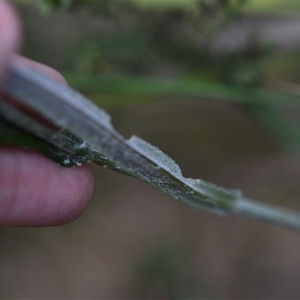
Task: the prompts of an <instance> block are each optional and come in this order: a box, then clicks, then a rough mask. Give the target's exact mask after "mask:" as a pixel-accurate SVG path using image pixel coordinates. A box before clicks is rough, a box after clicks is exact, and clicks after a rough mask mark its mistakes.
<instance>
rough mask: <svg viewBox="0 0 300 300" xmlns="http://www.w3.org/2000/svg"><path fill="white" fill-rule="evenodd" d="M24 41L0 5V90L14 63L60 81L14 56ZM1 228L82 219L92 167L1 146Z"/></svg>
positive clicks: (12, 17) (47, 70) (3, 4)
mask: <svg viewBox="0 0 300 300" xmlns="http://www.w3.org/2000/svg"><path fill="white" fill-rule="evenodd" d="M19 42H20V24H19V20H18V17H17V14H16V13H15V11H14V10H13V8H12V7H11V6H10V5H9V4H8V3H7V2H3V1H0V86H1V84H2V83H3V78H4V76H5V71H6V70H7V67H8V66H9V64H10V63H11V62H12V61H14V62H17V63H19V64H23V65H26V66H28V67H30V68H34V69H37V70H39V71H40V72H44V73H46V74H47V75H49V76H53V77H55V78H56V79H58V80H60V81H63V82H65V81H64V78H63V77H62V76H61V75H60V74H59V73H58V72H56V71H55V70H53V69H51V68H49V67H46V66H44V65H41V64H39V63H36V62H33V61H30V60H28V59H25V58H23V57H20V56H17V55H15V54H14V52H15V51H16V49H17V48H18V45H19ZM0 166H1V167H0V225H2V226H51V225H62V224H65V223H68V222H70V221H72V220H74V219H76V218H77V217H78V216H80V215H81V214H82V213H83V212H84V210H85V209H86V208H87V206H88V205H89V203H90V200H91V198H92V195H93V191H94V185H95V179H94V175H93V171H92V169H91V166H90V165H85V166H82V167H76V168H71V169H68V168H63V167H61V166H59V165H58V164H56V163H55V162H52V161H50V160H49V159H47V158H45V157H43V156H42V155H40V154H38V153H36V152H33V151H25V150H22V149H17V148H13V147H4V146H1V147H0Z"/></svg>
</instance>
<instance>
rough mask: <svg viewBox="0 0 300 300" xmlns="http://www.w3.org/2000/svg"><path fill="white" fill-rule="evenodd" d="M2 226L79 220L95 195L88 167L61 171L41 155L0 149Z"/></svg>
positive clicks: (60, 168)
mask: <svg viewBox="0 0 300 300" xmlns="http://www.w3.org/2000/svg"><path fill="white" fill-rule="evenodd" d="M0 166H1V172H0V225H2V226H3V225H6V226H50V225H62V224H66V223H68V222H71V221H73V220H74V219H76V218H77V217H79V216H80V215H81V214H82V213H83V212H84V211H85V209H86V208H87V206H88V205H89V203H90V200H91V198H92V195H93V187H94V176H93V172H92V171H91V167H90V166H89V165H86V166H83V167H80V168H78V167H75V168H71V169H69V168H62V167H61V166H59V165H58V164H56V163H53V162H52V161H50V160H48V159H47V158H45V157H43V156H41V155H40V154H38V153H35V152H31V151H21V150H19V149H14V148H5V147H1V148H0Z"/></svg>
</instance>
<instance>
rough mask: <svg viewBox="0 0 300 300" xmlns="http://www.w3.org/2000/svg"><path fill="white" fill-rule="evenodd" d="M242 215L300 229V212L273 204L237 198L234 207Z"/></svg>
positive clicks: (296, 229) (234, 211) (233, 210)
mask: <svg viewBox="0 0 300 300" xmlns="http://www.w3.org/2000/svg"><path fill="white" fill-rule="evenodd" d="M232 212H233V213H236V214H239V215H241V216H244V217H247V218H251V219H256V220H259V221H263V222H268V223H271V224H274V225H278V226H281V227H286V228H289V229H292V230H295V231H300V214H299V213H297V212H295V211H292V210H289V209H285V208H278V206H275V205H272V204H264V203H262V202H258V201H255V200H251V199H246V198H241V199H237V200H236V201H235V203H234V207H233V209H232Z"/></svg>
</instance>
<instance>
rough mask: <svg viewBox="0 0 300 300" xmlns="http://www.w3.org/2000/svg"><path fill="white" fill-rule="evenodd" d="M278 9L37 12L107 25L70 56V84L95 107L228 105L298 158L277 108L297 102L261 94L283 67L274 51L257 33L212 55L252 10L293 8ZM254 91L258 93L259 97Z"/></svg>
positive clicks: (53, 4)
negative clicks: (179, 99) (164, 101)
mask: <svg viewBox="0 0 300 300" xmlns="http://www.w3.org/2000/svg"><path fill="white" fill-rule="evenodd" d="M275 4H276V5H275ZM275 4H274V5H273V3H270V2H258V1H251V0H248V1H247V0H205V1H202V0H201V1H197V0H194V1H143V0H137V1H113V0H108V1H88V0H85V1H84V0H83V1H80V0H77V1H76V0H73V1H72V0H44V1H43V2H42V6H41V9H42V11H43V12H48V13H49V12H50V11H53V10H55V9H67V10H69V11H71V12H85V13H86V14H88V15H90V18H94V19H97V20H101V21H103V23H105V24H107V25H106V29H105V30H104V31H103V32H101V33H97V34H95V33H94V34H91V35H87V36H86V37H84V38H83V39H82V41H81V42H80V43H79V44H77V45H76V46H75V48H73V49H72V51H70V54H71V55H70V57H69V66H70V68H69V71H71V72H72V74H70V72H68V73H67V79H68V80H69V82H70V84H71V85H73V86H75V87H77V88H80V89H81V90H82V91H84V92H85V93H87V94H88V95H89V97H91V98H92V99H93V100H95V101H96V102H97V101H98V99H99V98H101V99H102V102H101V103H99V104H100V105H101V104H102V103H104V105H105V103H110V105H113V104H112V103H118V105H123V104H124V103H125V104H126V103H128V104H129V103H136V102H139V101H141V99H144V100H146V101H148V100H149V99H151V97H152V96H155V97H159V96H164V95H180V96H193V97H198V98H199V99H213V100H220V99H224V100H227V101H228V100H230V101H233V102H236V104H237V105H236V107H238V108H242V109H243V111H245V112H246V111H247V113H248V114H249V113H250V114H252V115H254V116H255V117H256V118H258V120H260V121H261V122H262V123H263V124H264V125H266V126H267V127H268V128H269V129H270V130H271V133H272V134H273V136H274V137H275V138H277V139H279V141H280V142H281V143H283V145H284V146H287V147H288V148H290V149H292V150H293V151H294V150H296V151H297V152H299V150H298V146H297V145H298V140H300V135H299V134H298V129H297V126H296V125H295V124H293V122H291V120H290V119H289V118H288V117H286V116H285V115H283V114H282V111H277V109H276V107H274V105H275V104H276V105H278V103H283V104H288V103H291V102H290V101H289V100H290V99H291V96H292V97H294V100H296V101H295V102H294V103H296V104H297V103H298V102H299V101H298V98H299V96H298V95H297V94H296V95H289V93H288V92H287V93H286V92H285V93H278V92H276V91H275V92H273V94H272V92H271V93H270V91H268V90H266V89H265V90H264V86H265V82H267V81H268V80H269V78H272V76H273V71H274V70H276V66H277V68H278V66H279V65H280V62H282V61H283V60H284V58H282V57H281V59H280V60H278V54H277V52H276V48H275V47H274V45H271V44H270V43H268V42H266V41H265V40H262V39H261V37H260V32H259V31H256V30H252V32H251V34H247V37H246V38H245V40H246V42H244V43H243V44H242V45H241V46H239V47H237V48H236V49H234V50H230V51H229V50H226V49H224V50H223V49H217V50H216V49H215V44H214V43H215V41H216V38H217V37H218V36H220V34H222V32H223V31H224V29H225V28H227V27H228V26H230V25H231V24H233V23H234V22H238V21H240V20H242V19H243V17H244V16H245V15H246V14H247V13H249V11H263V12H264V11H266V7H268V8H271V7H272V6H274V7H275V6H276V7H277V8H278V9H279V11H284V10H287V9H290V10H291V9H292V7H294V6H295V5H294V4H291V3H282V2H280V3H277V2H276V3H275ZM274 7H273V8H274ZM260 9H261V10H260ZM288 56H289V55H288ZM296 57H297V55H296ZM293 64H294V65H295V60H293V59H292V65H293ZM289 65H291V64H289ZM281 69H282V66H281V67H279V71H278V70H277V72H281V71H280V70H281ZM91 76H93V77H94V80H93V77H91ZM141 77H142V78H141ZM153 79H156V81H155V80H153ZM172 80H173V81H172ZM93 82H96V83H95V84H93ZM258 87H260V88H262V89H261V90H260V91H259V92H258V90H257V88H258ZM254 88H255V89H254ZM103 99H108V100H107V101H106V102H105V100H103ZM112 99H113V100H112ZM114 99H116V101H114ZM139 99H140V100H139ZM272 99H273V100H274V101H273V102H272ZM103 101H104V102H103ZM292 102H293V101H292ZM299 103H300V102H299ZM279 124H281V125H282V126H281V125H279ZM283 124H284V125H283ZM291 132H293V134H291Z"/></svg>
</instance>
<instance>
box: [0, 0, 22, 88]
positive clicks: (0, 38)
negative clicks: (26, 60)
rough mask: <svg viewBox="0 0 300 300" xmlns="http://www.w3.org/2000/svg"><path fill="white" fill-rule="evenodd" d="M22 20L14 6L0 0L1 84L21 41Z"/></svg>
mask: <svg viewBox="0 0 300 300" xmlns="http://www.w3.org/2000/svg"><path fill="white" fill-rule="evenodd" d="M20 27H21V26H20V21H19V18H18V16H17V14H16V12H15V10H14V9H13V7H12V6H11V5H10V4H9V3H8V2H6V1H0V84H1V81H2V79H3V76H4V73H5V70H6V68H7V67H8V65H9V62H10V60H11V58H12V54H13V52H15V51H16V49H17V48H18V45H19V43H20V31H21V30H20Z"/></svg>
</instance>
